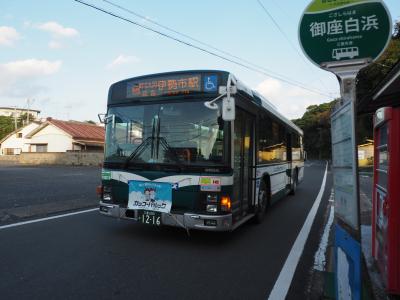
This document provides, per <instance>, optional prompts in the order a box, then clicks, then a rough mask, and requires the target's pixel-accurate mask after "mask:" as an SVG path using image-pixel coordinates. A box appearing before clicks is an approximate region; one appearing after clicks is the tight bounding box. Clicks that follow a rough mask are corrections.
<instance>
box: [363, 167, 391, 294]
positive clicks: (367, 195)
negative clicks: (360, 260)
mask: <svg viewBox="0 0 400 300" xmlns="http://www.w3.org/2000/svg"><path fill="white" fill-rule="evenodd" d="M372 189H373V177H372V174H370V173H362V174H360V213H361V247H362V252H363V255H364V258H365V262H366V265H367V268H368V275H369V278H370V281H371V285H372V292H373V295H374V297H375V299H376V300H384V299H387V295H386V293H385V288H384V285H383V282H382V279H381V275H380V273H379V271H378V268H377V267H376V265H375V262H374V259H373V257H372V226H371V221H372Z"/></svg>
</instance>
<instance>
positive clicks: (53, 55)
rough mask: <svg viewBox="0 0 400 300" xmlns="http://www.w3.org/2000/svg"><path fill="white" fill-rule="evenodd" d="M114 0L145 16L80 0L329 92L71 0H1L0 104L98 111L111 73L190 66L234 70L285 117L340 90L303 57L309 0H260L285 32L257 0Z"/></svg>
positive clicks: (76, 115)
mask: <svg viewBox="0 0 400 300" xmlns="http://www.w3.org/2000/svg"><path fill="white" fill-rule="evenodd" d="M112 1H113V2H114V3H117V4H119V5H121V6H123V7H126V8H128V9H130V10H132V11H134V12H136V13H138V14H141V15H143V16H145V17H146V18H147V20H146V19H141V18H138V17H135V16H133V15H131V14H128V13H127V12H123V11H120V10H118V9H117V8H115V7H112V6H110V5H109V4H107V3H106V2H105V1H102V0H88V1H87V2H89V3H92V4H95V5H97V6H100V7H103V8H105V9H107V10H110V11H113V12H116V13H118V14H120V15H122V16H125V17H128V18H130V19H132V20H134V21H137V22H139V23H141V24H144V25H148V26H152V27H154V28H156V26H155V25H153V24H152V23H150V22H149V21H148V20H153V21H156V22H158V23H161V24H163V25H165V26H168V27H170V28H173V29H175V30H177V31H179V32H182V33H185V34H187V35H190V36H192V37H194V38H196V39H198V40H201V41H202V42H205V43H207V44H209V45H212V46H214V47H216V48H219V49H221V50H224V51H227V52H229V53H231V54H234V55H236V56H238V57H240V58H243V59H246V60H248V61H251V62H252V63H254V64H256V65H259V66H261V67H263V68H265V69H267V70H269V71H270V72H269V73H272V72H274V73H279V74H282V75H284V76H285V77H286V78H288V79H290V80H291V81H297V82H301V83H302V84H303V85H304V86H306V87H309V88H310V87H311V88H312V89H318V90H322V91H323V93H324V94H327V95H330V96H325V95H320V94H317V93H313V92H310V91H308V90H305V89H302V88H300V87H297V86H292V85H288V84H287V83H284V82H282V81H279V80H276V79H274V78H271V77H267V76H265V75H261V74H258V73H255V72H253V71H250V70H247V69H245V68H243V67H240V66H237V65H235V64H232V63H229V62H226V61H224V60H222V59H219V58H216V57H213V56H210V55H207V54H205V53H203V52H201V51H199V50H195V49H192V48H188V47H187V46H184V45H181V44H178V43H176V42H174V41H171V40H168V39H166V38H164V37H161V36H158V35H156V34H154V33H151V32H148V31H145V30H143V29H140V28H139V27H137V26H134V25H132V24H129V23H126V22H123V21H120V20H117V19H115V18H113V17H110V16H108V15H105V14H102V13H100V12H98V11H95V10H93V9H91V8H88V7H85V6H83V5H81V4H79V3H77V2H75V1H73V0H57V1H54V0H24V1H22V0H16V1H1V4H0V106H18V107H22V108H27V99H34V100H31V101H30V102H31V103H32V104H31V108H34V109H38V110H41V111H42V116H43V117H46V116H51V117H54V118H59V119H75V120H89V119H91V120H97V114H98V113H101V112H105V110H106V99H107V93H108V88H109V86H110V85H111V84H112V83H113V82H115V81H118V80H121V79H125V78H129V77H134V76H139V75H144V74H151V73H159V72H166V71H176V70H192V69H217V70H227V71H231V72H233V73H234V74H235V75H236V77H237V78H239V79H241V80H242V81H244V82H245V83H246V84H247V85H248V86H249V87H250V88H253V89H257V90H258V91H259V92H260V93H262V94H263V95H265V96H266V97H267V98H268V99H269V100H270V101H271V102H273V103H274V104H275V105H276V106H277V107H278V108H279V110H280V111H281V112H282V113H284V114H285V115H286V116H287V117H289V118H296V117H300V116H301V115H302V114H303V113H304V111H305V108H306V107H307V106H309V105H311V104H318V103H322V102H326V101H330V100H331V99H332V98H333V97H335V96H337V95H338V89H339V88H338V84H337V80H336V77H335V76H333V75H332V74H330V73H327V72H325V71H322V70H319V69H318V68H317V67H315V66H314V65H312V64H311V63H310V62H308V61H307V60H306V58H305V57H304V55H303V54H301V50H300V48H299V45H298V40H297V26H298V22H299V19H300V16H301V14H302V12H303V10H304V8H305V7H306V6H307V4H308V3H309V1H308V0H295V1H279V0H262V3H263V4H264V5H265V7H266V8H267V9H268V12H269V13H270V14H271V15H272V16H273V17H274V18H275V20H276V22H277V23H278V24H279V26H280V27H281V29H282V30H283V31H284V32H285V34H286V37H287V38H286V37H285V36H284V35H282V33H281V32H280V31H279V30H278V29H277V28H276V26H275V25H274V23H273V22H272V21H271V19H270V18H269V17H268V15H267V14H266V13H265V12H264V11H263V10H262V9H261V7H260V5H259V4H258V3H257V1H256V0H245V1H244V0H242V1H228V0H218V1H216V0H203V1H181V0H170V1H162V0H146V1H129V0H112ZM385 3H386V4H387V6H388V7H389V10H390V11H391V14H392V19H393V20H396V19H399V18H400V1H399V0H386V1H385ZM157 29H160V28H157ZM161 30H162V29H161ZM163 31H165V30H163ZM173 35H175V36H176V34H173ZM287 39H289V40H290V42H289V41H288V40H287Z"/></svg>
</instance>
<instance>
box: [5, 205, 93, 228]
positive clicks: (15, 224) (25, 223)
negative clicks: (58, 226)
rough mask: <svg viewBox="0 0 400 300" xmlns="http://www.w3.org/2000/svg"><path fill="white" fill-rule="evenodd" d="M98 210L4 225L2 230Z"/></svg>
mask: <svg viewBox="0 0 400 300" xmlns="http://www.w3.org/2000/svg"><path fill="white" fill-rule="evenodd" d="M96 210H99V209H98V208H92V209H87V210H81V211H76V212H72V213H68V214H63V215H58V216H53V217H47V218H42V219H36V220H30V221H25V222H19V223H14V224H9V225H4V226H0V230H3V229H7V228H11V227H18V226H22V225H27V224H32V223H38V222H44V221H48V220H54V219H59V218H65V217H69V216H74V215H79V214H84V213H89V212H93V211H96Z"/></svg>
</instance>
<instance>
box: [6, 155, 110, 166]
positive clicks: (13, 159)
mask: <svg viewBox="0 0 400 300" xmlns="http://www.w3.org/2000/svg"><path fill="white" fill-rule="evenodd" d="M103 158H104V154H103V152H67V153H55V152H53V153H51V152H45V153H34V152H27V153H25V152H23V153H21V154H20V155H15V156H11V155H10V156H3V157H0V165H1V164H11V163H13V164H19V165H67V166H98V165H99V164H101V163H103ZM7 159H8V160H7Z"/></svg>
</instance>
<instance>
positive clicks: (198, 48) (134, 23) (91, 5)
mask: <svg viewBox="0 0 400 300" xmlns="http://www.w3.org/2000/svg"><path fill="white" fill-rule="evenodd" d="M74 1H75V2H78V3H80V4H82V5H85V6H88V7H91V8H93V9H95V10H97V11H100V12H103V13H105V14H107V15H110V16H112V17H114V18H117V19H120V20H123V21H125V22H128V23H131V24H133V25H136V26H138V27H141V28H143V29H146V30H148V31H151V32H153V33H156V34H158V35H161V36H163V37H165V38H168V39H171V40H173V41H175V42H178V43H180V44H183V45H185V46H188V47H191V48H194V49H197V50H199V51H202V52H204V53H207V54H209V55H212V56H215V57H218V58H220V59H222V60H225V61H228V62H230V63H233V64H236V65H238V66H241V67H243V68H246V69H248V70H251V71H254V72H257V73H260V74H263V75H265V76H267V77H271V78H275V79H277V80H280V81H282V82H285V83H287V84H290V85H293V86H297V87H299V88H301V89H304V90H307V91H309V92H312V93H315V94H319V95H322V96H326V97H331V95H329V94H326V93H323V92H321V91H319V90H317V89H312V88H308V87H305V86H304V85H303V84H302V83H297V82H294V81H292V80H287V79H285V78H281V77H280V76H277V75H272V74H269V73H267V72H265V71H262V70H260V69H257V68H255V67H251V66H249V65H245V64H244V63H241V62H238V61H235V60H233V59H229V58H227V57H224V56H222V55H220V54H218V53H215V52H212V51H210V50H207V49H205V48H202V47H199V46H197V45H194V44H191V43H189V42H187V41H184V40H182V39H179V38H177V37H174V36H171V35H169V34H166V33H164V32H161V31H158V30H156V29H154V28H151V27H149V26H146V25H143V24H140V23H138V22H135V21H133V20H130V19H128V18H125V17H123V16H120V15H117V14H116V13H113V12H110V11H107V10H105V9H103V8H100V7H98V6H95V5H93V4H90V3H87V2H84V1H82V0H74Z"/></svg>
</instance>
